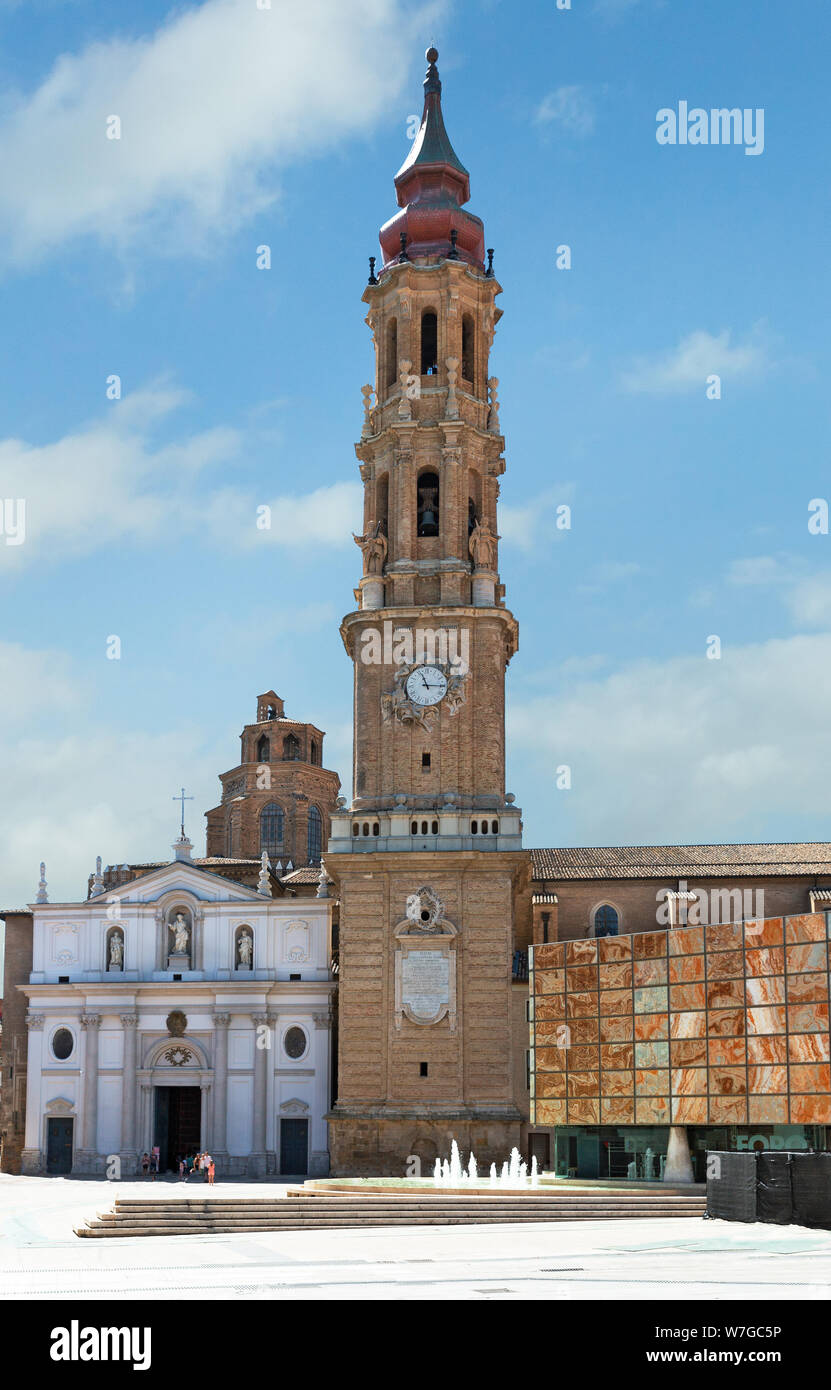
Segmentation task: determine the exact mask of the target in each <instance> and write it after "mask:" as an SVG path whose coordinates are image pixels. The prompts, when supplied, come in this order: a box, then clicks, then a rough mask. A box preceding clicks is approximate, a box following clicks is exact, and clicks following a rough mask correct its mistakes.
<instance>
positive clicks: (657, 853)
mask: <svg viewBox="0 0 831 1390" xmlns="http://www.w3.org/2000/svg"><path fill="white" fill-rule="evenodd" d="M531 859H532V862H533V865H534V878H535V880H537V881H539V880H550V879H554V880H557V879H578V878H689V877H691V876H696V877H699V878H702V877H706V876H710V877H719V878H723V877H731V876H733V875H749V874H756V875H770V876H774V875H782V874H820V875H825V876H831V844H828V843H826V842H824V841H820V842H815V843H810V844H783V845H608V846H602V847H599V848H590V849H532V850H531Z"/></svg>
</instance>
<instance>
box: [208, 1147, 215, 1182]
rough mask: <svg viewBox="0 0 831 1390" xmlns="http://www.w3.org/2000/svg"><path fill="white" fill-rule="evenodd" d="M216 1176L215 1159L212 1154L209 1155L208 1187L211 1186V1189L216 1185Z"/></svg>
mask: <svg viewBox="0 0 831 1390" xmlns="http://www.w3.org/2000/svg"><path fill="white" fill-rule="evenodd" d="M215 1175H216V1164H215V1163H214V1161H213V1159H212V1158H211V1156H210V1154H208V1185H209V1186H210V1187H213V1185H214V1177H215Z"/></svg>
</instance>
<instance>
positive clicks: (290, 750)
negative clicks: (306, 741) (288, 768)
mask: <svg viewBox="0 0 831 1390" xmlns="http://www.w3.org/2000/svg"><path fill="white" fill-rule="evenodd" d="M283 762H284V763H299V762H300V740H299V738H297V737H296V735H294V734H286V737H285V738H284V739H283Z"/></svg>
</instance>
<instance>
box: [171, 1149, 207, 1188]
mask: <svg viewBox="0 0 831 1390" xmlns="http://www.w3.org/2000/svg"><path fill="white" fill-rule="evenodd" d="M192 1173H201V1174H202V1181H203V1182H207V1183H210V1185H211V1187H213V1182H214V1177H215V1175H216V1165H215V1163H214V1161H213V1158H212V1157H211V1155H210V1154H209V1153H204V1154H187V1155H186V1156H185V1157H184V1158H180V1159H179V1179H180V1181H181V1182H187V1181H188V1180H189V1178H190V1176H191V1174H192Z"/></svg>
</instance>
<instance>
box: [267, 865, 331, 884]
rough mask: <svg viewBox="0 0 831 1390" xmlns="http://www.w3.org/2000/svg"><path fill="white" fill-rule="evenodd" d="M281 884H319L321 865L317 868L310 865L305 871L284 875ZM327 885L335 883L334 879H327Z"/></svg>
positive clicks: (295, 870)
mask: <svg viewBox="0 0 831 1390" xmlns="http://www.w3.org/2000/svg"><path fill="white" fill-rule="evenodd" d="M280 882H281V883H319V882H320V865H318V866H317V868H315V866H314V864H309V865H307V866H306V868H305V869H292V871H291V873H290V874H283V877H282V878H281V879H280ZM326 882H327V883H333V882H334V879H331V878H328V877H327V879H326Z"/></svg>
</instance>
